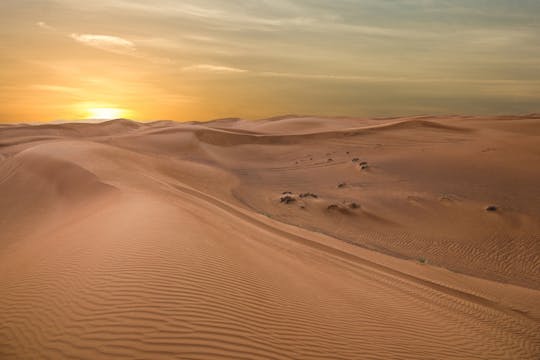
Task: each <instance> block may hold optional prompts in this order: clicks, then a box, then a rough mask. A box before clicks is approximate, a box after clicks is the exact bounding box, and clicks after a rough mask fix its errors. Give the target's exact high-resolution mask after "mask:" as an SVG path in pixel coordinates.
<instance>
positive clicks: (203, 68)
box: [182, 64, 248, 74]
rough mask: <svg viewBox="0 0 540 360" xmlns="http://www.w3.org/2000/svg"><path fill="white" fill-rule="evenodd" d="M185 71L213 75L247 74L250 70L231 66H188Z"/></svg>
mask: <svg viewBox="0 0 540 360" xmlns="http://www.w3.org/2000/svg"><path fill="white" fill-rule="evenodd" d="M182 70H183V71H193V72H211V73H222V74H226V73H245V72H248V70H245V69H239V68H234V67H229V66H219V65H209V64H197V65H191V66H186V67H184V68H183V69H182Z"/></svg>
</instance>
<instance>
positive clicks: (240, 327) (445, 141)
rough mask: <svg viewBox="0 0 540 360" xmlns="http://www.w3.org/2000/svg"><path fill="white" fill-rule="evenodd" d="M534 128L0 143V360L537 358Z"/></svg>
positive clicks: (502, 123) (48, 138) (487, 124)
mask: <svg viewBox="0 0 540 360" xmlns="http://www.w3.org/2000/svg"><path fill="white" fill-rule="evenodd" d="M507 122H510V123H507ZM538 129H540V122H538V119H537V117H535V116H532V115H530V116H523V117H512V118H509V117H501V118H481V117H459V116H452V117H411V118H391V119H356V118H318V117H313V116H309V117H303V116H294V115H290V116H282V117H276V118H271V119H266V120H265V119H262V120H257V121H246V120H241V119H224V120H217V121H212V122H207V123H175V122H169V121H159V122H153V123H136V122H132V121H129V120H124V119H123V120H117V121H110V122H104V123H98V124H71V123H67V124H57V125H38V126H30V125H11V126H2V127H1V128H0V199H2V200H1V202H0V214H1V217H0V227H1V229H2V234H1V235H0V357H1V358H2V359H4V358H5V359H23V358H66V359H70V358H73V359H96V358H100V359H133V358H151V359H329V358H331V359H537V358H538V357H539V356H540V308H538V304H539V303H540V276H539V275H540V241H539V240H540V239H539V238H538V234H540V215H539V214H540V189H539V188H538V186H537V184H538V180H540V170H539V169H538V168H536V167H534V166H533V164H535V163H538V160H540V152H539V147H538V144H539V142H538V136H539V134H540V133H539V132H538ZM285 196H289V198H290V201H287V202H284V201H282V199H283V197H285ZM353 204H354V205H353ZM488 205H494V206H496V211H494V212H488V211H486V210H485V209H486V207H487V206H488Z"/></svg>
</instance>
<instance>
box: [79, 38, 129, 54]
mask: <svg viewBox="0 0 540 360" xmlns="http://www.w3.org/2000/svg"><path fill="white" fill-rule="evenodd" d="M70 36H71V38H72V39H73V40H75V41H77V42H79V43H81V44H83V45H87V46H90V47H93V48H96V49H100V50H104V51H108V52H112V53H115V54H133V53H134V52H135V51H136V50H137V49H136V47H135V44H134V43H133V42H131V41H129V40H126V39H123V38H121V37H117V36H111V35H94V34H71V35H70Z"/></svg>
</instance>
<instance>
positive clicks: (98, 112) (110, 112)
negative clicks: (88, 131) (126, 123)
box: [86, 108, 128, 120]
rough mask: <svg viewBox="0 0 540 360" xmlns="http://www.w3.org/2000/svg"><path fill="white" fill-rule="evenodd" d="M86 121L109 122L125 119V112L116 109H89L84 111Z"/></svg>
mask: <svg viewBox="0 0 540 360" xmlns="http://www.w3.org/2000/svg"><path fill="white" fill-rule="evenodd" d="M86 111H87V113H88V119H98V120H109V119H118V118H121V117H126V115H127V113H128V112H127V111H126V110H124V109H118V108H90V109H87V110H86Z"/></svg>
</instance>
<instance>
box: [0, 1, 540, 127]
mask: <svg viewBox="0 0 540 360" xmlns="http://www.w3.org/2000/svg"><path fill="white" fill-rule="evenodd" d="M0 14H1V15H0V19H1V25H0V52H1V54H2V55H0V69H2V70H0V123H2V122H32V121H36V122H40V121H53V120H57V119H85V118H96V117H97V118H109V117H126V118H132V119H135V120H153V119H174V120H209V119H215V118H222V117H242V118H263V117H269V116H273V115H278V114H286V113H301V114H318V115H342V116H392V115H412V114H434V115H437V114H454V113H459V114H471V115H475V114H482V115H492V114H512V113H514V114H524V113H529V112H538V111H540V109H539V107H538V104H539V103H540V73H539V72H538V68H539V67H540V45H539V43H538V38H540V21H539V15H538V14H540V3H539V2H536V1H520V2H519V3H516V2H511V1H500V0H496V1H475V2H474V3H472V2H468V1H461V0H460V1H452V2H449V1H443V0H430V1H426V0H408V1H399V2H398V1H374V0H362V1H343V0H342V1H332V2H328V1H320V0H312V1H307V0H302V1H286V0H275V1H265V0H253V1H247V2H246V1H228V2H226V3H223V2H221V1H215V0H205V1H182V2H177V1H169V0H158V1H153V2H152V3H151V4H150V3H148V2H145V1H125V0H111V1H105V0H96V1H92V2H84V1H80V0H41V1H32V0H31V1H24V2H21V1H14V0H7V1H6V0H5V1H2V3H1V4H0Z"/></svg>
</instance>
